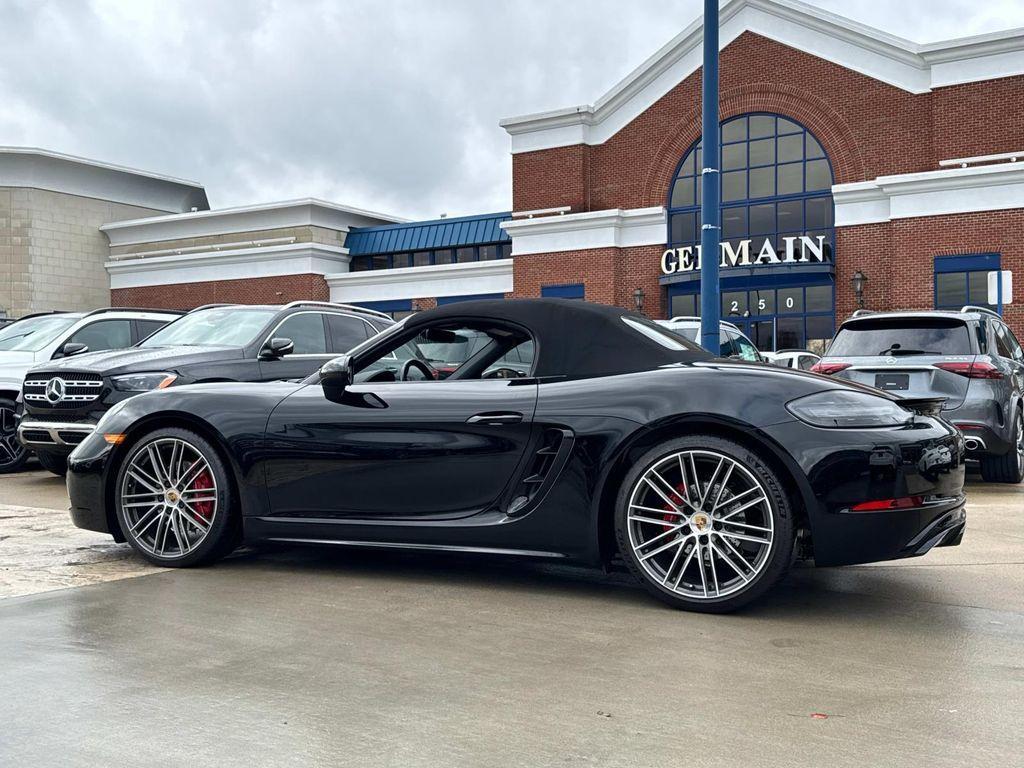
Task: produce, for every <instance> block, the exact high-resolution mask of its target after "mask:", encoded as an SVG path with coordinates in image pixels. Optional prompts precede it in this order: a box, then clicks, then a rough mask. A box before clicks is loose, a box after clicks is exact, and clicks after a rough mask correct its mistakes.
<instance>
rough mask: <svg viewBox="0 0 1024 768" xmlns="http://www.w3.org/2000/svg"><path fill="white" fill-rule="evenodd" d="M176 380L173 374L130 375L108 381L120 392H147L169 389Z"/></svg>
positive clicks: (115, 377)
mask: <svg viewBox="0 0 1024 768" xmlns="http://www.w3.org/2000/svg"><path fill="white" fill-rule="evenodd" d="M177 378H178V377H177V375H175V374H173V373H130V374H128V375H127V376H114V377H113V378H112V379H111V380H110V381H111V383H112V384H113V385H114V389H116V390H119V391H120V392H149V391H150V390H153V389H164V388H165V387H169V386H171V384H173V383H174V381H175V379H177Z"/></svg>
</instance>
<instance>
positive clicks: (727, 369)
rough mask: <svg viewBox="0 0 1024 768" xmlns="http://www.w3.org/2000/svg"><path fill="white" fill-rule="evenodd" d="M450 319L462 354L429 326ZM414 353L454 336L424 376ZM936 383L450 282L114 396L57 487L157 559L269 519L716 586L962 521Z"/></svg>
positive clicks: (246, 532)
mask: <svg viewBox="0 0 1024 768" xmlns="http://www.w3.org/2000/svg"><path fill="white" fill-rule="evenodd" d="M467 340H473V346H472V350H473V351H472V353H471V354H469V355H468V357H467V356H465V355H460V354H459V353H458V350H454V349H452V350H446V349H445V347H446V346H448V345H457V344H462V345H465V344H466V343H467ZM409 345H411V347H410V346H409ZM410 348H412V349H413V350H414V353H410V352H409V350H410ZM460 349H461V350H463V351H464V350H465V347H462V348H460ZM449 351H451V352H452V354H447V352H449ZM527 351H528V352H529V355H525V353H526V352H527ZM427 353H429V354H427ZM518 353H523V354H518ZM510 357H515V359H517V360H522V359H529V360H532V362H531V363H530V364H529V366H527V367H525V368H524V367H523V366H519V367H509V366H504V365H502V363H501V361H502V360H508V359H510ZM395 358H400V359H404V360H405V362H404V364H403V365H401V366H400V367H396V366H393V365H390V366H385V365H381V361H383V360H386V359H395ZM432 359H445V360H450V359H460V360H463V362H461V364H460V365H459V366H458V367H457V368H456V369H455V370H454V371H452V372H450V373H448V374H447V375H446V376H444V377H443V378H442V377H440V376H439V375H438V373H437V372H436V371H435V370H433V369H432V368H431V366H430V364H429V362H424V361H425V360H426V361H429V360H432ZM939 407H940V404H938V403H936V402H934V401H911V400H900V399H897V398H896V397H893V396H889V395H887V394H885V393H882V392H879V391H876V390H873V389H869V388H865V387H860V386H857V385H853V384H851V383H848V382H842V381H837V380H835V379H830V378H825V377H823V376H817V375H814V374H807V373H803V372H800V371H793V370H785V369H781V368H773V367H767V366H763V365H757V364H746V363H742V362H737V361H729V360H721V359H717V358H713V357H712V356H710V355H709V354H708V353H706V352H704V351H703V350H702V349H700V348H699V347H697V346H695V345H694V344H692V343H691V342H689V341H687V340H686V339H684V338H683V337H681V336H677V335H675V334H673V333H672V332H671V331H669V330H667V329H665V328H663V327H661V326H658V325H656V324H654V323H652V322H651V321H649V320H647V319H646V318H644V317H642V316H640V315H635V314H631V313H628V312H624V311H622V310H619V309H615V308H612V307H606V306H599V305H594V304H587V303H583V302H573V301H568V300H558V299H539V300H516V301H477V302H465V303H461V304H451V305H448V306H445V307H441V308H438V309H436V310H431V311H427V312H422V313H419V314H417V315H414V316H412V317H409V318H407V319H406V320H404V321H403V322H400V323H398V324H396V325H395V326H393V327H391V328H389V329H387V330H386V331H384V332H383V333H381V334H380V335H378V336H377V337H375V338H373V339H370V340H368V341H367V342H365V343H363V344H361V345H360V346H357V347H355V348H354V349H353V350H351V352H350V353H349V354H347V355H342V356H341V357H338V358H336V359H334V360H332V361H331V362H329V363H328V364H326V365H325V366H324V367H323V368H322V369H321V370H320V371H319V372H318V373H317V374H315V375H314V376H312V377H310V378H309V379H307V380H305V381H303V382H301V383H276V384H204V385H193V386H184V387H180V388H174V387H171V388H168V389H165V390H158V391H154V392H151V393H147V394H143V395H140V396H138V397H133V398H131V399H130V400H125V401H123V402H122V403H119V404H118V405H117V406H115V407H114V408H113V409H112V410H111V411H110V412H108V413H107V414H106V415H105V416H104V417H103V419H102V420H101V421H100V423H99V424H98V426H97V429H96V431H95V432H94V433H93V434H92V435H90V436H89V437H88V438H87V439H86V440H85V441H84V442H82V443H81V444H80V445H79V446H78V448H77V449H76V450H75V452H74V453H73V454H72V456H71V458H70V462H69V466H70V471H69V474H68V488H69V490H70V494H71V503H72V509H71V515H72V519H73V520H74V522H75V524H76V525H78V526H80V527H82V528H87V529H90V530H96V531H104V532H109V533H110V534H111V535H113V537H114V538H115V539H117V540H118V541H125V540H127V541H128V542H129V543H130V544H131V545H132V546H133V547H134V548H135V549H136V550H138V552H139V553H140V554H141V555H142V556H143V557H144V558H146V559H147V560H149V561H151V562H153V563H157V564H161V565H167V566H190V565H200V564H204V563H210V562H212V561H214V560H216V559H217V558H220V557H222V556H224V555H225V554H227V553H228V552H230V551H231V550H232V549H233V548H235V547H236V546H237V545H238V544H239V543H240V542H242V541H261V540H262V541H274V542H290V543H295V544H301V543H311V544H323V545H337V546H362V547H391V548H403V549H427V550H444V551H454V552H473V553H489V554H492V555H509V556H518V557H529V558H544V559H549V560H560V561H572V562H576V563H586V564H591V565H595V566H600V565H602V564H608V563H610V562H612V561H613V560H615V559H617V558H621V560H622V561H624V562H625V564H626V565H627V566H628V567H629V568H630V569H631V570H632V572H633V573H634V574H635V575H636V577H637V578H638V579H639V580H640V581H641V582H642V583H643V584H644V585H645V587H646V588H647V589H648V590H649V591H650V592H651V593H653V594H654V595H655V596H657V597H658V598H660V599H662V600H664V601H665V602H667V603H669V604H671V605H674V606H677V607H681V608H687V609H691V610H698V611H711V612H724V611H729V610H733V609H735V608H737V607H739V606H741V605H743V604H745V603H748V602H749V601H751V600H753V599H755V598H757V597H758V596H760V595H762V594H764V593H765V592H766V591H767V590H768V589H770V588H771V587H772V585H773V584H775V583H776V582H777V581H778V580H779V579H780V577H781V576H782V575H783V574H784V573H785V572H786V570H787V569H788V568H789V566H790V563H791V562H792V561H793V560H794V559H795V558H796V557H798V556H799V557H803V558H813V560H814V561H815V563H816V564H817V565H821V566H833V565H844V564H851V563H863V562H869V561H876V560H889V559H894V558H902V557H912V556H916V555H923V554H924V553H926V552H928V551H929V550H930V549H931V548H932V547H935V546H950V545H955V544H958V543H959V542H960V540H961V538H962V536H963V532H964V527H965V524H966V517H965V512H964V493H963V483H964V443H963V439H962V437H961V436H960V434H959V433H958V431H957V430H956V429H955V428H954V427H953V426H951V425H950V424H949V423H947V422H946V421H944V420H943V419H942V418H941V416H940V415H939V413H940V411H939Z"/></svg>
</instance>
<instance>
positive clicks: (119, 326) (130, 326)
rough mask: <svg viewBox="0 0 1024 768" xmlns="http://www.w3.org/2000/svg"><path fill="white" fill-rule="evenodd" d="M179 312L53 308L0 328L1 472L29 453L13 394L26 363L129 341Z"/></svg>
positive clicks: (18, 388) (15, 467) (20, 463)
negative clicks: (20, 439)
mask: <svg viewBox="0 0 1024 768" xmlns="http://www.w3.org/2000/svg"><path fill="white" fill-rule="evenodd" d="M182 314H183V313H182V312H175V311H173V310H166V309H131V308H112V309H97V310H95V311H94V312H53V313H46V314H39V315H30V316H29V317H25V318H23V319H21V320H17V321H15V322H13V323H11V324H9V325H6V326H4V327H3V328H0V473H5V472H14V471H16V470H18V469H21V467H22V466H24V464H25V462H26V461H27V460H28V457H29V452H28V450H26V449H25V448H24V446H22V445H21V443H19V442H18V437H17V434H16V431H17V418H18V417H17V408H18V397H19V395H20V394H21V385H22V382H24V380H25V374H26V373H27V372H28V371H29V369H30V368H33V367H35V366H36V365H38V364H40V363H43V362H46V361H47V360H56V359H57V358H61V357H70V356H71V355H80V354H84V353H86V352H99V351H102V350H105V349H122V348H124V347H130V346H133V345H134V344H136V343H137V342H139V341H141V340H142V339H144V338H146V337H147V336H149V335H150V334H151V333H153V332H154V331H157V330H159V329H160V328H163V327H164V326H165V325H166V324H167V323H169V322H171V321H172V320H175V319H177V318H178V317H179V316H180V315H182Z"/></svg>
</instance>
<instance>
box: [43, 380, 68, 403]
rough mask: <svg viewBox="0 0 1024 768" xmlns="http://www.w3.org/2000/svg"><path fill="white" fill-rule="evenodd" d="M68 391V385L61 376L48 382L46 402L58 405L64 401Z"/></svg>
mask: <svg viewBox="0 0 1024 768" xmlns="http://www.w3.org/2000/svg"><path fill="white" fill-rule="evenodd" d="M66 391H67V384H65V383H64V379H62V378H60V377H59V376H58V377H56V378H53V379H50V380H49V381H48V382H46V400H47V402H49V403H52V404H54V405H56V404H57V403H59V402H60V401H61V400H63V399H64V393H65V392H66Z"/></svg>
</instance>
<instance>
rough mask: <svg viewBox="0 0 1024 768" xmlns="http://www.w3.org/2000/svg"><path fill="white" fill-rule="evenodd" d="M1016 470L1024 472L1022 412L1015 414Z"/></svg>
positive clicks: (1023, 418) (1023, 425)
mask: <svg viewBox="0 0 1024 768" xmlns="http://www.w3.org/2000/svg"><path fill="white" fill-rule="evenodd" d="M1017 472H1018V473H1020V474H1024V412H1022V413H1018V414H1017Z"/></svg>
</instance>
